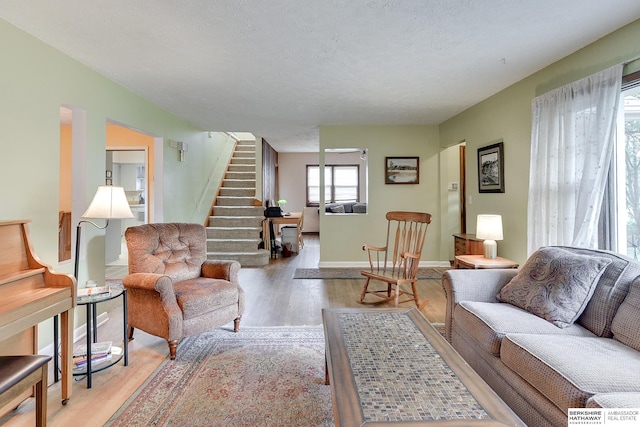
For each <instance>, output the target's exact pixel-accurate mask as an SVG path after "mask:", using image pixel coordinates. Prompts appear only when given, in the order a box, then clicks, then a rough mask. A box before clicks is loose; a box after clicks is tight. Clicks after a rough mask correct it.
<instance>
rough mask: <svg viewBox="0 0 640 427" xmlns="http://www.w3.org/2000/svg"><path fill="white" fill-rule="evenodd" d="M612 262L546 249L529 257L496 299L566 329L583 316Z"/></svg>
mask: <svg viewBox="0 0 640 427" xmlns="http://www.w3.org/2000/svg"><path fill="white" fill-rule="evenodd" d="M610 263H611V260H610V259H608V258H604V257H596V256H585V255H580V254H574V253H571V252H569V251H565V250H564V249H560V248H555V247H546V248H541V249H539V250H537V251H536V252H535V253H534V254H532V255H531V256H530V257H529V259H528V260H527V262H526V263H525V265H524V266H523V267H522V269H521V270H520V271H519V272H518V274H517V275H516V276H515V277H514V278H513V279H512V280H511V281H510V282H509V283H507V284H506V285H505V286H504V287H503V288H502V289H501V290H500V292H499V293H498V297H497V298H498V300H499V301H502V302H506V303H509V304H513V305H515V306H516V307H520V308H523V309H525V310H527V311H529V312H530V313H532V314H535V315H536V316H540V317H542V318H543V319H545V320H547V321H549V322H551V323H553V324H554V325H556V326H558V327H559V328H566V327H567V326H569V325H571V324H573V322H574V321H575V320H576V319H577V318H578V317H579V316H580V314H582V312H583V311H584V309H585V307H586V306H587V303H588V302H589V298H591V295H592V294H593V292H594V290H595V287H596V284H597V282H598V279H599V277H600V276H601V275H602V273H603V272H604V269H605V267H606V266H607V265H609V264H610Z"/></svg>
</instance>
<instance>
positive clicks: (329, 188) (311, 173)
mask: <svg viewBox="0 0 640 427" xmlns="http://www.w3.org/2000/svg"><path fill="white" fill-rule="evenodd" d="M359 176H360V166H359V165H325V167H324V200H325V202H326V203H336V202H357V201H359V197H358V195H359V194H360V179H359ZM319 205H320V166H318V165H307V206H319Z"/></svg>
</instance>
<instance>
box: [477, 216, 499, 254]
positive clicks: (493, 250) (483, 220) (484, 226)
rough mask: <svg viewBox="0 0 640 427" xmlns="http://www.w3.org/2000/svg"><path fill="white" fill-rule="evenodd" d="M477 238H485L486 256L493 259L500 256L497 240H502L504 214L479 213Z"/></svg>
mask: <svg viewBox="0 0 640 427" xmlns="http://www.w3.org/2000/svg"><path fill="white" fill-rule="evenodd" d="M476 238H478V239H481V240H484V243H483V245H482V246H483V249H484V257H485V258H489V259H493V258H495V257H497V256H498V244H497V243H496V240H502V239H503V237H502V216H501V215H478V223H477V224H476Z"/></svg>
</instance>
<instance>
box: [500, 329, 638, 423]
mask: <svg viewBox="0 0 640 427" xmlns="http://www.w3.org/2000/svg"><path fill="white" fill-rule="evenodd" d="M500 360H502V362H503V363H504V364H505V365H506V366H508V367H509V368H510V369H511V370H513V371H514V372H515V373H517V374H518V375H520V376H521V377H522V378H523V379H524V380H525V381H527V382H528V383H529V384H531V385H532V386H533V387H535V388H536V389H537V390H538V391H540V392H541V393H542V394H544V395H545V396H546V397H547V398H548V399H549V400H550V401H551V402H553V403H554V404H555V405H556V406H557V407H558V408H559V409H560V410H562V411H563V412H565V413H566V412H567V410H568V409H569V408H583V407H584V406H585V404H586V402H587V399H589V398H590V397H591V396H593V395H594V394H597V393H611V392H639V391H640V369H638V367H639V366H640V352H637V351H635V350H633V349H632V348H630V347H627V346H625V345H624V344H621V343H619V342H618V341H615V340H613V339H609V338H600V337H578V336H568V335H534V334H509V335H507V336H506V337H505V338H504V339H503V340H502V346H501V349H500Z"/></svg>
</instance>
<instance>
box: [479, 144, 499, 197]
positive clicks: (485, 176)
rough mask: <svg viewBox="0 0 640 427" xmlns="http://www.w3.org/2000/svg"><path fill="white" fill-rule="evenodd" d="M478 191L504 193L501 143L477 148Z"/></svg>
mask: <svg viewBox="0 0 640 427" xmlns="http://www.w3.org/2000/svg"><path fill="white" fill-rule="evenodd" d="M478 191H479V192H480V193H504V147H503V142H502V141H500V142H497V143H495V144H491V145H487V146H486V147H481V148H478Z"/></svg>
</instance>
